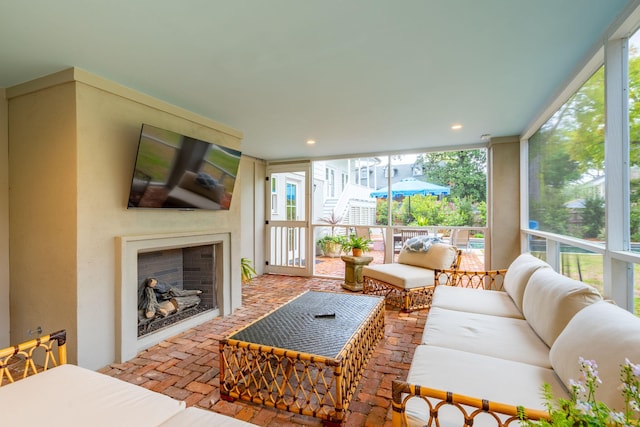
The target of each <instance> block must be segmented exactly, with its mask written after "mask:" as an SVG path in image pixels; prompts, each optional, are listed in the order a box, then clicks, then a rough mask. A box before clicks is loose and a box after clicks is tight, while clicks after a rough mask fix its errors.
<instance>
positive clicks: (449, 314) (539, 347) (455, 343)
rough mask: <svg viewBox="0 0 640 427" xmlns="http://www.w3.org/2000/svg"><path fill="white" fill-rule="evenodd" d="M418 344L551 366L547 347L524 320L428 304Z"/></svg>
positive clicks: (545, 366) (546, 366) (544, 366)
mask: <svg viewBox="0 0 640 427" xmlns="http://www.w3.org/2000/svg"><path fill="white" fill-rule="evenodd" d="M422 344H429V345H436V346H438V347H445V348H452V349H456V350H463V351H467V350H468V351H472V352H473V353H477V354H484V355H485V356H493V357H496V358H502V359H508V360H513V361H516V362H522V363H528V364H530V365H536V366H540V367H543V368H551V363H550V362H549V347H547V346H546V345H545V343H544V342H542V340H540V337H538V335H536V333H535V332H534V330H533V329H531V327H530V326H529V324H528V323H527V321H526V320H524V319H513V318H510V317H499V316H489V315H486V314H478V313H466V312H462V311H454V310H447V309H444V308H438V307H435V308H434V307H431V310H430V311H429V317H428V318H427V324H426V326H425V328H424V331H423V334H422Z"/></svg>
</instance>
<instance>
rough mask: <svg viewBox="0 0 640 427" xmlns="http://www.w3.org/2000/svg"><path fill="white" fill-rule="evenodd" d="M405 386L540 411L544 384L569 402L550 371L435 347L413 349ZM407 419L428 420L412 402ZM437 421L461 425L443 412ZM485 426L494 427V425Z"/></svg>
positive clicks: (416, 402) (419, 405) (420, 406)
mask: <svg viewBox="0 0 640 427" xmlns="http://www.w3.org/2000/svg"><path fill="white" fill-rule="evenodd" d="M407 382H409V383H413V384H419V385H422V386H424V387H431V388H436V389H440V390H445V391H451V392H453V393H457V394H463V395H467V396H473V397H477V398H481V399H488V400H490V401H492V402H502V403H506V404H509V405H523V406H525V407H528V408H533V409H542V410H544V409H546V408H545V403H544V399H543V397H542V393H541V390H542V385H543V384H544V383H548V384H550V385H551V387H552V389H553V392H554V394H555V395H556V396H559V397H563V398H565V399H568V398H569V394H568V392H567V390H566V389H565V387H564V385H563V384H562V381H560V379H559V378H558V377H557V376H556V374H555V373H554V372H553V370H551V369H547V368H541V367H539V366H534V365H529V364H526V363H520V362H514V361H511V360H505V359H498V358H494V357H490V356H485V355H481V354H475V353H468V352H466V351H460V350H454V349H449V348H442V347H437V346H434V345H419V346H418V347H417V348H416V351H415V353H414V356H413V361H412V363H411V368H410V369H409V374H408V376H407ZM457 414H458V413H456V415H457ZM407 415H409V417H410V418H411V419H412V420H413V421H414V422H415V421H416V420H422V422H421V424H419V425H425V424H426V422H425V420H427V419H428V412H427V409H426V405H425V404H424V403H422V402H420V401H419V400H418V399H411V400H410V401H409V402H408V403H407ZM440 417H441V418H440V425H442V426H453V425H456V426H461V425H463V424H464V423H463V422H462V420H461V418H460V417H459V416H458V417H456V419H451V418H450V417H453V415H452V414H450V413H449V412H448V411H446V410H445V411H442V412H441V414H440ZM485 420H486V418H485ZM476 421H478V420H476ZM416 424H417V423H416ZM487 424H488V425H491V426H494V427H495V425H496V422H495V421H492V422H491V423H487ZM412 425H413V423H412ZM482 425H483V424H482V423H481V422H477V423H474V427H479V426H482Z"/></svg>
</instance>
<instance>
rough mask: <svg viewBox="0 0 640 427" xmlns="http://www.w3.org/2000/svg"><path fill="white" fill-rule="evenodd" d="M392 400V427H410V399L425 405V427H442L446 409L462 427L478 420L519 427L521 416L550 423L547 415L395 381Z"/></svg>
mask: <svg viewBox="0 0 640 427" xmlns="http://www.w3.org/2000/svg"><path fill="white" fill-rule="evenodd" d="M392 398H393V401H392V408H393V412H392V418H391V425H392V426H393V427H405V426H409V421H408V419H407V414H406V412H405V407H406V404H407V402H408V401H409V400H410V399H420V400H421V401H422V402H424V404H425V406H424V407H425V412H424V414H425V419H426V418H427V417H428V422H427V423H426V425H429V426H435V425H440V420H439V419H438V416H439V413H440V410H441V409H443V408H446V409H447V413H448V414H451V409H450V408H455V409H456V410H457V411H459V413H460V419H461V421H462V422H461V427H464V426H472V425H474V421H475V420H476V417H478V418H479V420H478V421H479V422H480V419H481V422H482V425H489V421H492V422H495V423H494V425H495V426H496V427H508V426H519V425H520V422H519V420H520V416H522V417H524V418H526V419H529V420H540V419H549V414H548V413H547V412H546V411H540V410H537V409H527V408H524V407H521V406H513V405H507V404H504V403H498V402H491V401H488V400H486V399H479V398H476V397H470V396H465V395H461V394H454V393H451V392H448V391H444V390H437V389H433V388H427V387H422V386H419V385H415V384H409V383H406V382H403V381H393V384H392ZM427 414H428V415H427Z"/></svg>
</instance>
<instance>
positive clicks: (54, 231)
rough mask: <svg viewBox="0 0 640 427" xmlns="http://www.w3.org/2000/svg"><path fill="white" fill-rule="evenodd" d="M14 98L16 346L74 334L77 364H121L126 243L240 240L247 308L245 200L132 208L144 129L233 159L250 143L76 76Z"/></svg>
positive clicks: (24, 89)
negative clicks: (119, 306)
mask: <svg viewBox="0 0 640 427" xmlns="http://www.w3.org/2000/svg"><path fill="white" fill-rule="evenodd" d="M7 93H8V95H9V96H8V98H9V109H10V113H11V114H10V117H11V119H10V126H9V128H10V136H9V141H10V145H11V157H10V164H11V175H10V180H11V186H12V189H13V188H14V187H15V188H17V191H16V192H15V194H14V193H13V192H12V195H11V213H12V215H11V218H12V221H11V224H10V227H11V228H10V231H11V252H12V257H11V302H12V313H11V314H12V316H11V324H12V336H11V340H12V342H20V341H21V340H23V338H24V336H23V335H22V334H21V331H25V330H28V329H29V328H32V327H34V326H42V327H43V329H44V330H45V332H50V331H52V330H55V329H59V328H65V329H67V331H68V332H69V334H68V344H69V360H70V362H71V363H77V364H78V365H80V366H84V367H87V368H90V369H97V368H101V367H103V366H105V365H107V364H109V363H112V362H113V361H114V356H115V325H116V319H115V295H116V292H115V284H116V279H115V275H116V274H117V272H116V270H117V263H116V260H115V256H116V237H117V236H128V235H144V234H167V233H182V232H201V231H206V232H211V233H230V235H231V236H232V238H231V242H232V243H231V260H230V263H231V266H232V267H233V268H230V270H231V271H230V273H231V284H232V291H231V295H230V298H231V305H232V308H237V307H239V306H240V304H241V286H240V268H239V266H240V245H239V244H234V242H237V241H238V239H239V235H240V226H241V222H240V212H241V206H240V204H241V200H240V199H241V197H240V195H239V193H237V194H235V197H234V198H233V200H232V203H231V209H230V210H229V211H179V210H151V209H146V210H145V209H141V210H135V209H127V198H128V192H129V186H130V182H131V176H132V173H133V167H134V163H135V156H136V151H137V142H138V136H139V132H140V126H141V124H142V123H148V124H151V125H155V126H158V127H161V128H165V129H170V130H173V131H176V132H179V133H183V134H185V135H189V136H193V137H195V138H199V139H203V140H205V141H210V142H214V143H217V144H220V145H223V146H227V147H231V148H234V149H241V146H240V138H241V136H242V135H241V133H240V132H238V131H235V130H233V129H230V128H227V127H225V126H224V125H220V124H218V123H216V122H214V121H212V120H209V119H206V118H203V117H201V116H198V115H196V114H193V113H190V112H188V111H185V110H182V109H179V108H177V107H174V106H171V105H169V104H166V103H164V102H161V101H159V100H156V99H154V98H151V97H148V96H146V95H143V94H140V93H137V92H134V91H131V90H129V89H127V88H123V87H121V86H119V85H117V84H116V83H113V82H110V81H107V80H104V79H101V78H99V77H96V76H93V75H91V74H89V73H86V72H83V71H82V70H77V69H70V70H67V71H65V72H62V73H58V74H56V75H53V76H48V77H47V78H45V79H43V80H40V79H39V81H36V82H32V83H30V84H26V85H20V87H15V88H10V89H9V90H8V92H7ZM14 326H15V328H14ZM14 329H15V331H17V332H16V333H15V334H14Z"/></svg>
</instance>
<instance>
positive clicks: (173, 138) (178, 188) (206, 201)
mask: <svg viewBox="0 0 640 427" xmlns="http://www.w3.org/2000/svg"><path fill="white" fill-rule="evenodd" d="M240 154H241V153H240V151H238V150H233V149H231V148H227V147H222V146H220V145H217V144H213V143H210V142H206V141H202V140H199V139H195V138H191V137H189V136H186V135H181V134H179V133H176V132H172V131H170V130H165V129H160V128H157V127H155V126H151V125H147V124H143V125H142V130H141V131H140V138H139V141H138V155H137V157H136V163H135V169H134V172H133V179H132V180H131V190H130V192H129V203H128V207H129V208H168V209H183V210H191V209H207V210H228V209H229V207H230V205H231V198H232V196H233V189H234V186H235V183H236V176H237V174H238V167H239V165H240Z"/></svg>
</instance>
